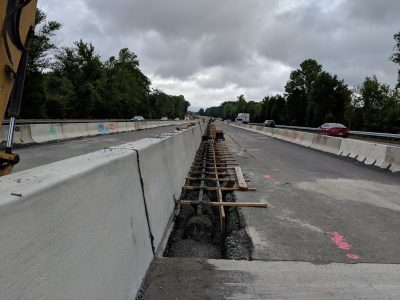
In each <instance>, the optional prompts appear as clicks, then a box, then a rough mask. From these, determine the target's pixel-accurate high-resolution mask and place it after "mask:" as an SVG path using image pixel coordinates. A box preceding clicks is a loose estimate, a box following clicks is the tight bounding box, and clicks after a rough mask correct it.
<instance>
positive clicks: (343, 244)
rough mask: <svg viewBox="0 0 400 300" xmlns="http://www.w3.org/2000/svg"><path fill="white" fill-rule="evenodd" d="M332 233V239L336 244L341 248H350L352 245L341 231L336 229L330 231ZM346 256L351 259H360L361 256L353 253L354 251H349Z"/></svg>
mask: <svg viewBox="0 0 400 300" xmlns="http://www.w3.org/2000/svg"><path fill="white" fill-rule="evenodd" d="M328 233H329V234H330V235H331V241H332V242H334V243H335V245H336V246H337V247H338V248H339V249H341V250H350V248H351V245H350V244H349V243H348V242H347V241H346V239H345V238H344V236H343V235H341V234H340V233H339V232H337V231H335V232H328ZM346 257H347V258H349V259H353V260H358V259H360V258H361V257H360V256H358V255H356V254H352V253H347V254H346Z"/></svg>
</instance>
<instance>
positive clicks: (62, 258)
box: [0, 149, 153, 300]
mask: <svg viewBox="0 0 400 300" xmlns="http://www.w3.org/2000/svg"><path fill="white" fill-rule="evenodd" d="M138 174H139V173H138V166H137V156H136V152H135V151H131V150H121V149H114V150H110V149H106V150H101V151H98V152H95V153H91V154H87V155H83V156H79V157H74V158H71V159H68V160H65V161H60V162H57V163H53V164H50V165H46V166H42V167H38V168H34V169H31V170H27V171H23V172H19V173H15V174H12V175H9V176H5V177H1V178H0V191H1V192H0V239H1V241H2V242H1V247H0V261H1V262H2V263H1V264H2V266H1V272H0V290H1V298H2V299H93V300H95V299H135V296H136V293H137V291H138V289H139V287H140V285H141V282H142V280H143V277H144V276H145V273H146V271H147V269H148V267H149V265H150V262H151V260H152V258H153V254H152V250H151V243H150V238H149V231H148V226H147V221H146V213H145V207H144V201H143V195H142V193H141V183H140V176H139V175H138ZM13 193H15V194H14V195H13Z"/></svg>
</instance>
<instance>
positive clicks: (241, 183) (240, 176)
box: [235, 167, 247, 189]
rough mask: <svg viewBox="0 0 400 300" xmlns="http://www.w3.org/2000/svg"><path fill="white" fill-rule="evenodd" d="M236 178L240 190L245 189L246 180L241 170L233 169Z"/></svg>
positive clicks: (238, 168)
mask: <svg viewBox="0 0 400 300" xmlns="http://www.w3.org/2000/svg"><path fill="white" fill-rule="evenodd" d="M235 173H236V178H237V180H238V185H239V188H240V189H247V183H246V180H245V179H244V177H243V173H242V168H240V167H235Z"/></svg>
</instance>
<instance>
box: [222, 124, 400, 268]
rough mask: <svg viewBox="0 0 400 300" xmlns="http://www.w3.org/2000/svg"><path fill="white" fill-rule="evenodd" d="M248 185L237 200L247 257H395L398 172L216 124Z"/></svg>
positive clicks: (399, 229) (399, 222)
mask: <svg viewBox="0 0 400 300" xmlns="http://www.w3.org/2000/svg"><path fill="white" fill-rule="evenodd" d="M221 127H222V129H223V130H224V132H225V139H226V143H227V145H228V147H229V148H230V150H231V152H232V153H233V155H234V157H235V158H236V160H237V162H238V163H239V165H240V166H241V167H242V170H243V172H246V174H247V178H248V179H250V180H251V182H250V184H249V185H250V186H252V187H256V188H257V191H256V192H238V193H236V196H237V201H255V200H266V201H267V202H268V203H269V207H268V208H267V209H262V208H242V212H243V215H244V218H245V221H246V223H247V226H248V232H249V233H250V235H251V238H252V241H253V243H254V251H253V259H254V260H266V261H302V262H314V263H330V262H341V263H358V262H368V263H395V264H398V263H400V177H399V176H396V175H393V174H391V173H389V172H388V171H381V170H378V169H374V168H369V167H366V166H365V165H363V164H361V163H357V162H355V161H353V160H350V159H344V158H340V157H338V156H335V155H330V154H327V153H324V152H320V151H316V150H313V149H309V148H306V147H302V146H299V145H296V144H291V143H288V142H285V141H281V140H277V139H274V138H270V137H267V136H265V135H261V134H258V133H254V132H250V131H247V130H244V129H239V128H235V127H231V126H226V125H223V126H221Z"/></svg>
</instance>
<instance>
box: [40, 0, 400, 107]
mask: <svg viewBox="0 0 400 300" xmlns="http://www.w3.org/2000/svg"><path fill="white" fill-rule="evenodd" d="M39 4H40V5H43V7H45V8H47V11H48V14H49V18H50V19H51V18H53V19H56V20H59V21H61V22H62V23H63V24H64V28H63V32H62V36H63V37H64V40H65V42H66V43H71V42H72V41H74V40H77V39H79V38H83V39H84V40H89V41H92V42H93V43H94V45H95V46H96V48H97V49H98V51H99V52H100V54H101V55H102V56H103V57H105V58H106V57H107V56H110V55H116V54H117V53H118V51H119V49H120V48H123V47H129V48H130V49H131V50H132V51H134V52H135V53H136V54H137V55H138V58H139V60H140V63H141V68H142V70H143V71H144V72H146V74H147V75H148V76H150V77H151V78H152V79H154V80H153V82H154V83H155V84H158V85H159V86H158V87H160V88H163V89H165V91H166V92H171V93H177V94H185V95H186V97H187V98H188V100H189V101H191V102H192V103H193V104H194V105H195V106H198V107H199V106H203V107H204V106H208V104H209V105H212V104H216V103H218V101H220V102H221V101H224V100H229V99H234V98H235V95H236V96H237V95H238V94H241V93H244V94H246V95H247V96H248V97H249V98H251V99H254V100H257V99H261V98H262V97H263V96H265V95H268V94H271V93H276V92H282V91H283V89H284V85H285V83H286V81H287V80H288V76H289V73H290V70H291V69H293V68H297V67H298V66H299V64H300V63H301V62H302V61H303V60H304V59H307V58H315V59H317V61H318V62H319V63H321V64H322V65H323V66H324V69H325V70H327V71H329V72H331V73H334V74H338V76H339V77H340V78H344V79H345V81H346V82H347V83H348V84H350V85H353V84H356V83H359V82H360V81H362V80H363V78H364V77H365V76H368V75H372V74H376V75H377V76H378V78H379V79H380V80H382V81H385V82H388V83H390V84H393V83H394V82H395V80H396V78H397V76H396V75H397V74H396V66H394V64H393V63H391V62H390V61H389V60H388V57H389V56H390V55H391V53H392V50H393V46H394V41H393V34H394V33H396V32H398V31H400V18H399V17H398V13H399V11H400V1H398V0H381V1H365V0H332V1H320V0H303V1H298V0H284V1H283V0H282V1H278V0H274V1H265V0H252V1H248V0H235V1H231V0H219V1H215V0H196V1H187V0H118V1H113V2H111V1H108V0H70V1H66V2H65V1H64V2H60V1H55V0H41V2H39Z"/></svg>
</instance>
